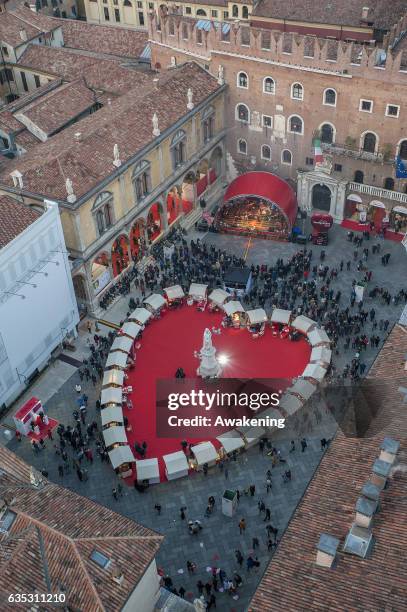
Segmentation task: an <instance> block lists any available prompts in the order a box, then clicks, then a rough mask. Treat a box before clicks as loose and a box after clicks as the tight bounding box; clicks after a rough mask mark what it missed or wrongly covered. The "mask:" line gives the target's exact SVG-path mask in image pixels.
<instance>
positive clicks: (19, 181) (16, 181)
mask: <svg viewBox="0 0 407 612" xmlns="http://www.w3.org/2000/svg"><path fill="white" fill-rule="evenodd" d="M10 176H11V178H12V179H13V185H14V187H18V188H19V189H22V188H23V187H24V183H23V175H22V174H21V172H20V171H19V170H13V172H11V174H10Z"/></svg>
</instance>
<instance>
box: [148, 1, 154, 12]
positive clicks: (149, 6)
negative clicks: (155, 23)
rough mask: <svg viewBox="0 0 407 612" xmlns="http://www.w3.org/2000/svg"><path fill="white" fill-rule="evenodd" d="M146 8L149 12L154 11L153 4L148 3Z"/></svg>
mask: <svg viewBox="0 0 407 612" xmlns="http://www.w3.org/2000/svg"><path fill="white" fill-rule="evenodd" d="M148 8H149V9H150V11H153V10H154V3H153V2H149V3H148Z"/></svg>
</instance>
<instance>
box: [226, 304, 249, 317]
mask: <svg viewBox="0 0 407 612" xmlns="http://www.w3.org/2000/svg"><path fill="white" fill-rule="evenodd" d="M222 309H223V312H224V313H225V314H226V315H227V316H228V317H231V316H233V315H234V314H235V313H238V312H245V309H244V306H242V304H241V303H240V302H239V301H237V300H232V301H230V302H226V304H223V306H222Z"/></svg>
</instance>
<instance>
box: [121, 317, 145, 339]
mask: <svg viewBox="0 0 407 612" xmlns="http://www.w3.org/2000/svg"><path fill="white" fill-rule="evenodd" d="M140 331H141V325H139V324H138V323H134V322H133V321H128V322H127V323H125V324H124V325H123V327H122V333H123V334H124V335H125V336H128V337H129V338H131V339H132V340H134V339H135V338H136V337H137V336H138V334H139V333H140Z"/></svg>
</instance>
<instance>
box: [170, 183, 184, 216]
mask: <svg viewBox="0 0 407 612" xmlns="http://www.w3.org/2000/svg"><path fill="white" fill-rule="evenodd" d="M181 212H182V201H181V196H180V190H179V187H178V186H177V185H174V186H173V187H171V189H170V190H169V192H168V194H167V219H168V225H171V224H172V223H174V221H175V220H176V219H177V218H178V217H179V215H180V214H181Z"/></svg>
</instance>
